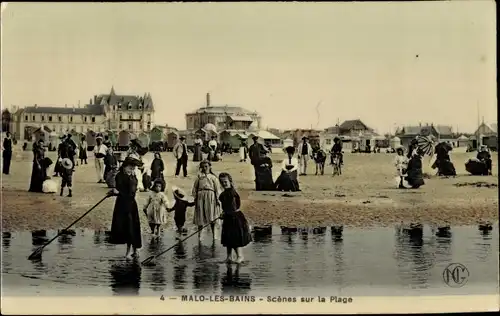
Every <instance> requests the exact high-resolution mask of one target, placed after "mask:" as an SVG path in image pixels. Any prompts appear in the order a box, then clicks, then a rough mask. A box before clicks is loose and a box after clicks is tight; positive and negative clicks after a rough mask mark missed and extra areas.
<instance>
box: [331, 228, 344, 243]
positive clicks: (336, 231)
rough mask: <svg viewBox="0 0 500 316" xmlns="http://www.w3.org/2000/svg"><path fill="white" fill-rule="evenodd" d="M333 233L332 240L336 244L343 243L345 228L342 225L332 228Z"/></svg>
mask: <svg viewBox="0 0 500 316" xmlns="http://www.w3.org/2000/svg"><path fill="white" fill-rule="evenodd" d="M330 230H331V233H332V240H333V241H335V242H341V241H342V239H343V237H342V234H343V232H344V226H342V225H334V226H332V227H331V228H330Z"/></svg>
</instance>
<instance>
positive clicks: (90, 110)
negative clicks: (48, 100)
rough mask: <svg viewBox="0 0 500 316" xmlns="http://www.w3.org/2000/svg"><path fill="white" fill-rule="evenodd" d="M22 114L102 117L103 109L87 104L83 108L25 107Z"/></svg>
mask: <svg viewBox="0 0 500 316" xmlns="http://www.w3.org/2000/svg"><path fill="white" fill-rule="evenodd" d="M23 112H24V113H33V114H38V113H39V114H61V115H66V114H67V115H71V114H77V115H78V114H80V115H104V107H103V106H100V105H97V104H87V105H85V106H84V107H73V106H71V107H60V106H38V105H34V106H27V107H25V108H24V109H23Z"/></svg>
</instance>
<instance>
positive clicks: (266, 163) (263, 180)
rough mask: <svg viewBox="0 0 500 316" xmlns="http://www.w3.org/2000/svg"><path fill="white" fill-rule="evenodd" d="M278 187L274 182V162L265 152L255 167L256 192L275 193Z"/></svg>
mask: <svg viewBox="0 0 500 316" xmlns="http://www.w3.org/2000/svg"><path fill="white" fill-rule="evenodd" d="M275 189H276V185H275V184H274V180H273V161H272V160H271V158H270V157H269V156H267V152H263V153H262V156H261V157H260V158H259V162H258V164H257V165H256V166H255V190H256V191H274V190H275Z"/></svg>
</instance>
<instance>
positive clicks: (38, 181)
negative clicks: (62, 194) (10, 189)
mask: <svg viewBox="0 0 500 316" xmlns="http://www.w3.org/2000/svg"><path fill="white" fill-rule="evenodd" d="M46 178H47V169H45V168H44V167H43V166H42V167H41V168H38V166H37V165H36V163H35V162H33V168H32V169H31V182H30V188H29V192H39V193H43V181H45V179H46Z"/></svg>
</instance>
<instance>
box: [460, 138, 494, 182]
mask: <svg viewBox="0 0 500 316" xmlns="http://www.w3.org/2000/svg"><path fill="white" fill-rule="evenodd" d="M491 163H492V161H491V154H490V152H489V150H488V147H487V146H484V145H483V146H481V147H480V148H479V151H478V153H477V157H476V159H469V161H467V163H466V164H465V170H467V172H469V173H470V174H472V175H474V176H487V175H491V174H492V173H491V169H492V168H491Z"/></svg>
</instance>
